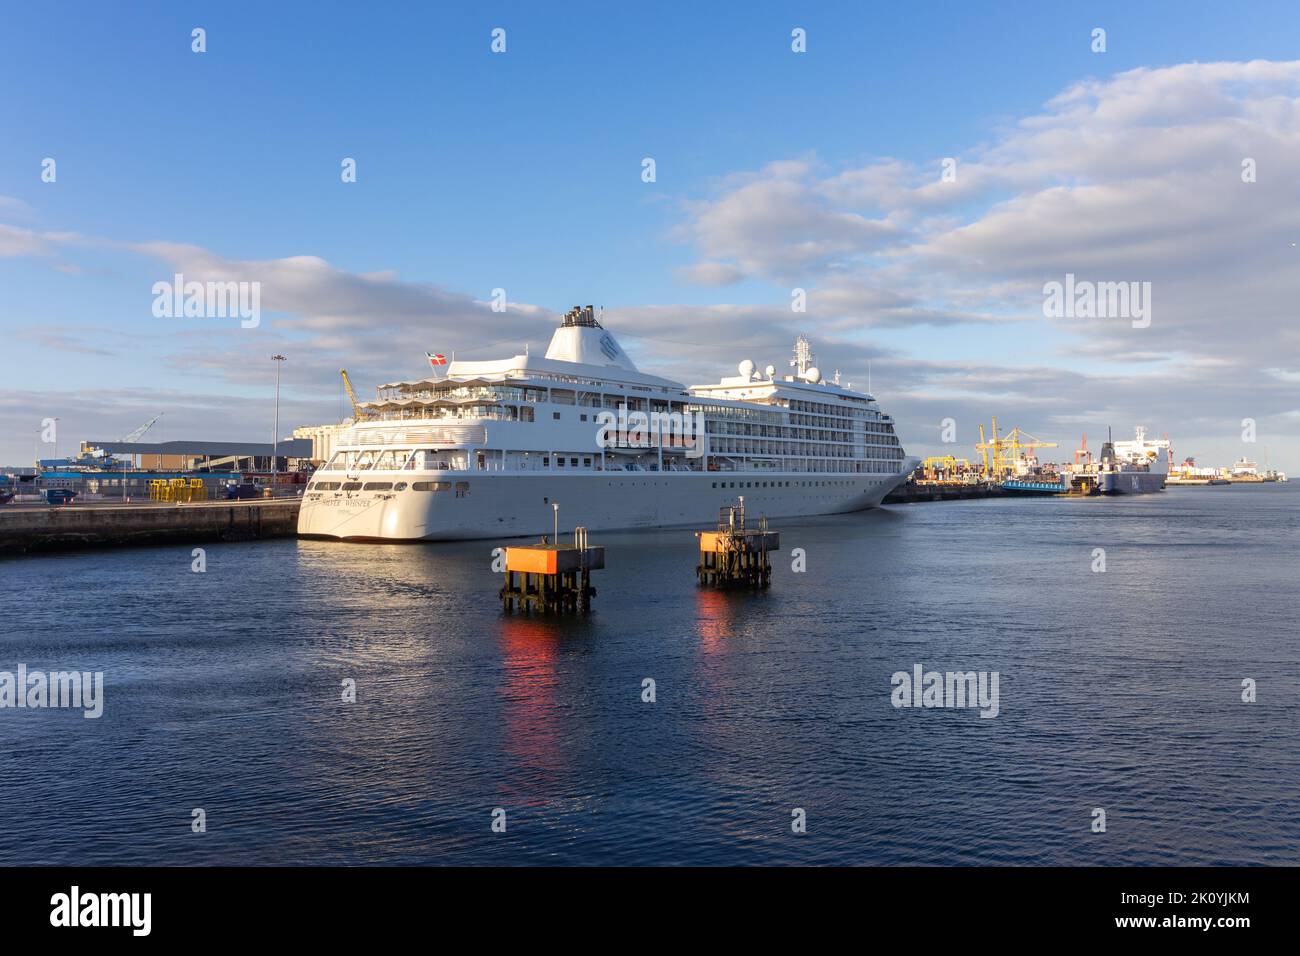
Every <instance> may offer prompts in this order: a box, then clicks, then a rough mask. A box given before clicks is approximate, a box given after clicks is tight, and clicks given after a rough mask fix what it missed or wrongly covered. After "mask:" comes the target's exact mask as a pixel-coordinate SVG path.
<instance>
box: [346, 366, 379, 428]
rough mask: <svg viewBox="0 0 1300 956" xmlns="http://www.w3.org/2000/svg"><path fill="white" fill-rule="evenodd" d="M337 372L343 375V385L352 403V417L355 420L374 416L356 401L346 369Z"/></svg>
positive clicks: (355, 394)
mask: <svg viewBox="0 0 1300 956" xmlns="http://www.w3.org/2000/svg"><path fill="white" fill-rule="evenodd" d="M339 374H340V375H342V376H343V387H344V388H345V389H346V390H347V393H348V401H350V402H351V403H352V417H353V418H354V419H356V420H357V421H363V420H364V419H367V418H374V417H375V416H374V413H373V412H369V411H367V410H366V409H364V408H362V407H361V403H360V402H358V401H357V393H356V392H354V391H353V390H352V380H351V379H349V378H348V370H347V369H345V368H341V369H339Z"/></svg>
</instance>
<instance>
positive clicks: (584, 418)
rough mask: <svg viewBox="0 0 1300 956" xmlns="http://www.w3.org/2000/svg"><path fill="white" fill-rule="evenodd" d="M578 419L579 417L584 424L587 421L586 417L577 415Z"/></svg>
mask: <svg viewBox="0 0 1300 956" xmlns="http://www.w3.org/2000/svg"><path fill="white" fill-rule="evenodd" d="M578 417H579V418H580V419H582V420H583V421H584V422H585V421H586V420H587V416H586V415H579V416H578Z"/></svg>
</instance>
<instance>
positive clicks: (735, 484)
mask: <svg viewBox="0 0 1300 956" xmlns="http://www.w3.org/2000/svg"><path fill="white" fill-rule="evenodd" d="M915 464H916V460H915V459H911V460H908V461H906V462H905V463H904V467H903V468H902V469H901V470H900V471H899V472H898V473H897V474H892V475H879V474H876V475H865V474H822V475H810V474H808V473H807V472H801V473H777V472H771V473H766V474H755V473H753V472H749V473H743V474H741V473H735V474H724V473H719V472H708V473H702V474H701V473H692V474H687V473H677V472H618V473H615V472H605V473H599V474H593V475H580V474H567V475H566V474H545V475H520V474H509V473H500V474H493V473H490V472H489V473H484V472H460V473H457V472H450V473H449V472H445V471H444V472H440V473H438V474H431V475H421V474H415V475H413V474H412V473H411V472H409V471H408V472H401V473H398V472H390V473H388V474H380V473H370V474H367V476H366V477H367V480H369V481H393V482H399V481H404V482H407V483H413V482H415V481H421V480H426V479H434V480H437V481H439V482H446V483H451V484H453V486H454V483H455V482H457V481H462V482H468V484H469V487H468V489H465V490H463V491H459V492H458V491H455V490H449V491H413V490H411V489H410V488H407V489H405V490H402V491H380V492H367V491H356V492H329V491H327V492H323V493H320V494H318V495H314V496H313V495H311V494H309V495H308V496H306V497H304V499H303V503H302V510H301V511H300V513H299V517H298V533H299V534H300V535H304V536H309V537H321V538H334V539H338V540H344V541H457V540H473V539H479V538H503V537H522V536H532V535H541V534H550V533H551V532H552V530H553V522H554V518H553V514H552V509H551V504H552V503H557V502H558V503H559V505H560V529H561V531H562V532H565V531H571V530H572V529H573V528H574V527H575V526H582V527H585V528H587V529H589V530H591V531H613V530H623V529H638V528H657V527H673V526H678V527H684V526H698V527H708V526H710V525H711V524H713V523H714V522H715V521H717V518H718V510H719V509H720V508H722V507H723V506H724V505H729V504H735V502H736V499H737V497H739V496H741V495H743V496H744V498H745V505H746V507H747V509H748V510H749V512H750V514H753V515H758V514H765V515H767V516H768V517H769V518H793V517H806V516H811V515H826V514H843V513H846V512H852V511H862V510H865V509H867V508H874V507H876V506H878V505H879V504H880V502H881V500H882V499H883V498H884V497H885V495H887V494H888V493H889V492H890V491H892V490H893V489H894V488H895V487H897V486H898V485H899V484H901V483H902V482H903V481H904V480H905V479H906V477H907V475H908V474H909V473H910V472H911V470H912V468H913V467H915Z"/></svg>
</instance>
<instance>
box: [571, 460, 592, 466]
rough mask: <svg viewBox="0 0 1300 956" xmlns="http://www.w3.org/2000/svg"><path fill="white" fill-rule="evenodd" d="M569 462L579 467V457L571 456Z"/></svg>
mask: <svg viewBox="0 0 1300 956" xmlns="http://www.w3.org/2000/svg"><path fill="white" fill-rule="evenodd" d="M569 464H570V465H572V466H573V467H574V468H577V467H578V459H576V458H570V459H569ZM588 464H590V463H588Z"/></svg>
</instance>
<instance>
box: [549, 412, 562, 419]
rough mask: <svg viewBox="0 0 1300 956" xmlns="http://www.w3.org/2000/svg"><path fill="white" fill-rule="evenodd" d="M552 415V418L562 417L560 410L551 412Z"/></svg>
mask: <svg viewBox="0 0 1300 956" xmlns="http://www.w3.org/2000/svg"><path fill="white" fill-rule="evenodd" d="M551 417H552V418H555V419H558V418H559V417H560V413H559V412H551Z"/></svg>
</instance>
